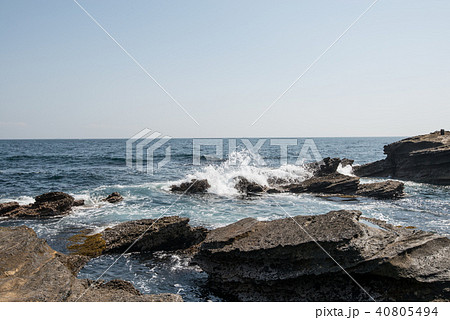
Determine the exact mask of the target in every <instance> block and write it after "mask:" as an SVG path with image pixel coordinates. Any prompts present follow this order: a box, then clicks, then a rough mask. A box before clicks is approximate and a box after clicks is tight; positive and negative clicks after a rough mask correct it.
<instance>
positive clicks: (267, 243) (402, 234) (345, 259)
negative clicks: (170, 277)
mask: <svg viewBox="0 0 450 320" xmlns="http://www.w3.org/2000/svg"><path fill="white" fill-rule="evenodd" d="M360 215H361V213H360V212H358V211H344V210H342V211H332V212H329V213H328V214H325V215H317V216H296V217H294V218H286V219H280V220H274V221H257V220H255V219H252V218H247V219H243V220H240V221H238V222H236V223H234V224H231V225H228V226H226V227H223V228H218V229H216V230H212V231H210V233H209V234H208V236H207V238H206V240H205V241H204V242H203V244H202V245H201V248H200V251H199V252H198V254H197V255H196V257H195V260H196V261H197V263H198V264H199V265H200V266H201V268H202V269H203V270H204V271H206V272H207V273H208V275H209V277H210V282H211V286H212V287H213V288H215V289H216V290H217V291H218V293H219V294H222V295H224V296H229V297H231V298H232V299H237V300H244V301H273V300H277V301H291V300H293V301H305V300H312V301H320V300H323V301H327V300H329V299H330V300H338V301H339V300H340V301H342V300H344V301H365V300H370V299H369V296H368V295H367V294H366V293H365V292H364V291H362V290H361V289H360V288H359V287H358V286H357V285H356V284H355V283H354V282H353V281H352V280H351V278H350V277H348V275H346V274H345V273H343V271H342V268H344V269H345V270H346V271H347V272H349V273H350V274H352V275H353V276H354V278H358V279H359V281H360V282H361V283H364V285H365V286H367V291H369V292H371V294H372V295H373V296H376V297H377V298H379V299H380V300H409V299H412V300H420V301H428V300H433V299H450V293H449V291H446V290H449V289H450V271H449V270H450V259H449V254H450V240H449V239H448V238H446V237H441V236H439V235H437V234H433V233H428V232H423V231H420V230H415V229H405V228H397V227H393V226H391V225H388V224H386V223H384V222H382V221H378V220H373V219H372V220H370V221H369V220H365V219H362V218H360ZM330 256H331V257H332V258H330ZM342 283H346V285H347V286H346V287H343V286H342ZM318 284H321V285H320V286H319V288H317V285H318ZM393 284H395V286H393ZM399 285H401V286H402V288H403V289H402V290H403V291H404V292H403V291H402V292H399V290H397V291H395V290H396V288H398V286H399ZM307 292H310V295H306V296H305V293H307ZM330 292H333V294H331V295H330Z"/></svg>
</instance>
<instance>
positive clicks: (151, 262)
mask: <svg viewBox="0 0 450 320" xmlns="http://www.w3.org/2000/svg"><path fill="white" fill-rule="evenodd" d="M297 139H298V146H290V147H289V148H288V149H287V159H286V163H281V162H280V146H277V145H271V144H270V140H271V139H270V138H268V139H266V140H264V143H263V144H262V146H261V148H260V150H259V155H260V158H261V159H262V160H263V161H264V163H261V161H257V160H261V159H255V157H253V156H252V154H251V153H250V152H249V151H248V150H247V149H246V147H245V145H244V144H243V143H242V140H241V139H235V140H236V142H237V148H236V150H235V151H232V152H231V153H230V152H229V139H224V141H225V142H224V157H223V159H221V158H220V157H213V156H206V155H209V154H211V153H212V152H211V151H212V149H211V148H209V149H208V148H207V147H205V148H204V149H202V151H204V153H205V156H203V157H201V162H200V165H194V164H193V155H192V154H193V151H192V148H193V140H192V139H171V140H170V141H168V142H167V144H166V145H165V146H164V148H161V150H156V151H155V152H156V153H155V155H154V159H155V161H156V162H157V161H161V160H162V159H164V158H165V154H164V150H165V147H167V146H170V150H171V158H170V161H168V162H167V163H166V164H165V165H164V166H163V167H161V168H159V169H158V170H156V171H155V172H154V173H153V174H145V173H143V172H139V171H137V170H135V169H133V168H130V167H127V166H126V140H125V139H114V140H112V139H111V140H108V139H103V140H100V139H99V140H0V203H2V202H8V201H18V202H19V203H20V204H27V203H31V202H33V197H35V196H37V195H39V194H42V193H45V192H49V191H63V192H67V193H69V194H71V195H73V196H74V197H75V198H76V199H84V200H85V206H83V207H76V208H75V209H74V212H73V213H72V214H70V215H67V216H65V217H61V218H53V219H47V220H17V221H13V220H0V226H15V225H23V224H25V225H27V226H29V227H31V228H33V229H34V230H35V231H36V233H37V234H38V236H39V237H41V238H43V239H46V240H47V242H48V243H49V245H50V246H51V247H53V248H54V249H55V250H58V251H61V252H64V253H68V251H67V248H66V247H67V245H68V240H67V239H68V238H69V237H70V236H71V235H74V234H76V233H77V232H79V231H80V230H83V229H94V230H102V229H103V228H106V227H109V226H113V225H115V224H118V223H120V222H123V221H129V220H136V219H143V218H158V217H160V216H161V215H162V214H164V215H179V216H183V217H188V218H190V221H191V224H192V225H194V226H197V225H201V226H205V227H207V228H217V227H220V226H224V225H227V224H230V223H233V222H235V221H237V220H239V219H242V218H246V217H254V218H257V219H260V220H272V219H279V218H285V217H286V214H285V213H284V211H282V210H281V209H280V208H279V207H277V205H275V204H274V202H273V201H271V200H270V197H276V201H277V203H279V204H280V205H281V206H282V207H283V208H284V209H285V210H286V211H287V212H288V213H289V214H290V215H292V216H294V215H314V214H324V213H327V212H329V211H331V210H340V209H348V210H360V211H361V212H362V213H363V215H364V216H367V217H373V218H377V219H382V220H385V221H387V222H389V223H391V224H394V225H402V226H416V227H418V228H420V229H423V230H426V231H432V232H436V233H439V234H442V235H447V236H449V235H450V219H449V218H450V197H449V194H450V187H448V186H434V185H428V184H421V183H415V182H405V192H406V196H405V197H404V198H403V199H399V200H374V199H358V200H357V201H342V199H325V198H319V197H316V196H314V195H309V194H300V195H293V194H271V195H262V196H258V197H251V198H243V197H241V196H240V195H239V194H238V193H237V191H236V190H235V189H234V187H233V186H234V183H235V180H234V179H235V178H236V177H239V176H242V177H246V178H247V179H249V180H253V181H256V182H259V183H263V184H264V183H265V182H267V179H270V178H283V179H291V178H298V177H307V176H308V174H309V172H308V170H307V169H305V167H304V166H302V165H301V164H299V163H298V161H297V160H298V156H299V154H300V153H301V148H302V143H303V142H304V141H305V138H297ZM309 139H312V140H313V141H314V144H315V146H317V150H318V151H319V152H320V155H322V156H323V157H340V158H349V159H354V160H355V164H363V163H367V162H371V161H375V160H379V159H382V158H384V155H383V146H384V145H386V144H389V143H392V142H394V141H397V140H400V139H401V137H376V138H309ZM249 141H250V142H251V143H252V144H253V145H255V144H256V143H257V141H258V139H249ZM340 170H341V172H343V173H347V174H350V170H349V168H348V167H345V168H340ZM193 178H196V179H208V182H209V183H210V184H211V188H210V189H209V192H208V193H207V194H204V195H183V196H181V197H180V195H179V194H173V193H171V192H170V191H169V187H170V186H171V185H172V184H174V183H179V182H181V181H187V180H190V179H193ZM380 180H382V179H362V182H372V181H380ZM114 191H117V192H119V193H121V194H122V195H123V196H124V198H125V200H124V201H123V202H121V203H118V204H107V203H105V202H102V201H101V199H102V198H104V197H105V196H107V195H108V194H110V193H112V192H114ZM117 257H118V256H117V255H104V256H101V257H98V258H95V259H93V260H91V261H90V262H89V263H88V264H87V265H86V266H85V267H84V269H83V270H82V271H81V272H80V273H79V277H80V278H91V279H97V277H99V276H100V275H101V274H102V273H103V272H104V271H105V270H106V269H107V268H108V267H109V266H110V265H111V264H112V263H113V262H114V261H115V260H116V259H117ZM103 279H104V280H111V279H124V280H128V281H131V282H132V283H133V284H134V285H135V287H136V288H137V289H139V290H140V291H141V292H143V293H163V292H170V293H179V294H180V295H182V296H183V299H184V300H185V301H207V300H212V301H218V300H220V298H219V297H216V296H214V294H212V293H211V292H209V291H208V289H207V286H206V285H205V284H206V280H207V276H206V274H205V273H204V272H202V271H201V270H200V269H199V268H198V267H197V266H195V265H191V264H189V259H188V258H187V257H183V256H179V255H173V254H168V253H163V252H159V253H155V254H148V255H142V254H127V255H125V256H124V257H122V258H121V259H119V260H118V261H117V263H115V264H114V266H113V267H111V268H110V269H109V270H108V271H107V272H106V273H105V274H104V276H103Z"/></svg>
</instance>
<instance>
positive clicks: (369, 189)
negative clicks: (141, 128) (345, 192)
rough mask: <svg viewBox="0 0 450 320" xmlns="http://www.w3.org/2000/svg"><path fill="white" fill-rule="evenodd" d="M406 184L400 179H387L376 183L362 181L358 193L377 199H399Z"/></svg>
mask: <svg viewBox="0 0 450 320" xmlns="http://www.w3.org/2000/svg"><path fill="white" fill-rule="evenodd" d="M403 189H404V184H403V183H402V182H399V181H393V180H387V181H382V182H375V183H360V184H359V185H358V190H357V191H356V194H357V195H360V196H365V197H372V198H376V199H398V198H401V197H402V196H403V195H404V194H403Z"/></svg>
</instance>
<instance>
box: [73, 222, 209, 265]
mask: <svg viewBox="0 0 450 320" xmlns="http://www.w3.org/2000/svg"><path fill="white" fill-rule="evenodd" d="M206 234H207V230H206V229H205V228H203V227H192V226H190V225H189V219H188V218H181V217H176V216H171V217H162V218H160V219H142V220H134V221H127V222H123V223H120V224H118V225H117V226H114V227H111V228H107V229H105V230H104V231H102V232H101V233H97V234H84V233H82V234H79V235H76V236H74V237H72V238H71V239H70V240H71V242H72V245H70V246H69V247H68V248H69V250H71V251H72V252H73V253H76V254H80V255H86V256H91V257H93V256H98V255H101V254H105V253H123V252H125V250H128V251H127V252H152V251H160V250H165V251H175V250H184V249H189V248H190V247H192V246H195V245H197V244H199V243H200V242H202V241H203V240H204V239H205V237H206ZM136 240H137V241H136ZM135 241H136V242H135ZM132 244H133V246H132V247H131V248H130V246H131V245H132Z"/></svg>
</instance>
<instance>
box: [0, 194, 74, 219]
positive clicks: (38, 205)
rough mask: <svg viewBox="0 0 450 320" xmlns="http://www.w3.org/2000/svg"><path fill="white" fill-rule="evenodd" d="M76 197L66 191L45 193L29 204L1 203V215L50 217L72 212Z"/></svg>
mask: <svg viewBox="0 0 450 320" xmlns="http://www.w3.org/2000/svg"><path fill="white" fill-rule="evenodd" d="M74 204H77V203H76V202H75V199H74V198H73V197H72V196H71V195H68V194H67V193H64V192H49V193H44V194H42V195H40V196H37V197H36V198H35V202H34V203H32V204H29V205H24V206H19V205H18V203H17V202H10V203H6V204H2V205H0V208H3V209H0V216H4V217H7V218H28V219H29V218H49V217H55V216H61V215H66V214H69V213H70V212H71V209H72V207H73V206H74Z"/></svg>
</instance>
